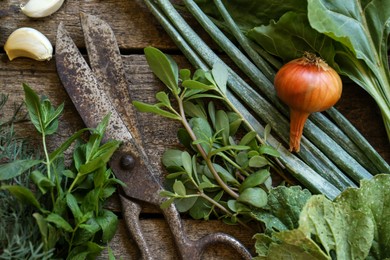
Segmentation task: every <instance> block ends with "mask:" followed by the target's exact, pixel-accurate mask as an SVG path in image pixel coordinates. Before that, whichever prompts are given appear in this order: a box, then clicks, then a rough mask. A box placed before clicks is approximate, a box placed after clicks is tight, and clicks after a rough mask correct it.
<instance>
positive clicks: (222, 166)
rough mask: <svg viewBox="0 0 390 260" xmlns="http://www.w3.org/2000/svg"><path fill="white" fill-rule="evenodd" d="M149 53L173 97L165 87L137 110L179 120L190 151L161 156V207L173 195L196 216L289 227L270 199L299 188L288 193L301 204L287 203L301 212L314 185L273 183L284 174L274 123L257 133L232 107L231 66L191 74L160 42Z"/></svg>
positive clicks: (181, 208)
mask: <svg viewBox="0 0 390 260" xmlns="http://www.w3.org/2000/svg"><path fill="white" fill-rule="evenodd" d="M145 56H146V59H147V61H148V63H149V65H150V67H151V69H152V71H153V72H154V73H155V75H156V76H157V77H158V78H159V79H160V80H161V81H162V82H163V83H164V84H165V85H166V86H167V88H168V89H169V90H170V92H171V94H172V96H173V99H174V100H175V101H176V104H172V103H171V100H170V97H169V95H168V94H167V93H165V92H164V91H161V92H158V93H157V94H156V99H157V100H158V101H159V102H158V103H156V104H147V103H143V102H139V101H134V102H133V104H134V105H135V107H136V108H137V109H138V110H140V111H143V112H152V113H155V114H158V115H161V116H164V117H167V118H170V119H174V120H178V121H180V122H181V123H182V125H183V126H184V128H182V129H180V130H179V131H178V138H179V140H180V142H181V144H183V145H184V147H185V150H181V149H169V150H167V151H166V152H165V153H164V155H163V158H162V163H163V164H164V166H165V167H166V169H167V171H168V172H169V174H168V175H167V190H166V191H163V192H162V194H161V195H162V196H166V197H168V200H167V201H166V202H165V203H164V204H163V205H162V207H167V206H168V205H170V204H171V203H173V202H174V203H175V205H176V207H177V208H178V210H179V211H180V212H188V213H189V214H190V215H191V216H192V217H193V218H195V219H209V218H210V216H214V217H215V216H216V217H218V218H221V219H223V220H224V221H225V222H227V223H232V224H235V223H240V224H242V225H245V223H246V222H247V221H249V220H256V221H260V222H262V223H263V224H265V228H266V229H267V230H272V227H273V226H274V225H275V223H276V222H275V220H276V219H278V222H277V223H278V224H280V226H279V228H286V226H288V224H286V225H285V224H283V223H285V221H284V220H283V217H282V218H281V219H280V217H281V216H278V213H277V210H276V208H275V207H274V206H271V205H270V204H269V200H271V201H272V200H275V198H278V199H277V200H280V201H284V202H286V201H289V200H290V199H291V198H289V196H291V195H294V196H291V197H292V198H299V199H297V201H296V203H287V202H286V205H289V204H292V205H294V207H297V208H298V210H292V211H295V214H299V207H302V206H303V205H304V202H305V201H306V200H307V199H308V198H309V197H310V192H309V191H307V190H302V189H300V188H296V189H289V190H288V191H286V190H285V189H288V188H287V187H285V186H283V185H282V186H281V187H280V188H278V189H275V188H274V187H273V183H272V178H271V172H279V173H281V169H280V165H279V162H278V160H277V159H278V157H279V152H278V151H277V150H276V149H274V148H273V147H271V146H270V145H268V144H267V135H268V133H269V131H270V128H269V127H267V129H266V134H265V136H264V138H260V137H259V136H258V135H257V134H256V132H255V131H253V130H251V129H250V125H249V124H247V122H246V121H245V120H244V118H243V117H242V115H241V114H240V113H239V112H238V111H235V110H234V106H232V104H231V103H230V102H229V100H228V99H227V98H226V81H227V69H226V68H225V67H224V66H223V65H222V64H221V65H216V66H214V68H213V69H212V70H211V71H204V70H200V69H199V70H196V71H195V72H194V73H193V74H192V75H191V72H190V70H188V69H180V70H179V69H178V67H177V64H176V62H175V61H174V60H173V59H172V58H171V57H170V56H167V55H165V54H163V53H162V52H161V51H159V50H158V49H155V48H153V47H147V48H145ZM205 101H207V104H206V103H205ZM214 101H218V102H217V103H218V104H221V103H222V104H223V105H222V107H218V106H217V105H216V103H215V102H214ZM279 181H280V180H279ZM282 183H283V182H282ZM287 222H288V221H287Z"/></svg>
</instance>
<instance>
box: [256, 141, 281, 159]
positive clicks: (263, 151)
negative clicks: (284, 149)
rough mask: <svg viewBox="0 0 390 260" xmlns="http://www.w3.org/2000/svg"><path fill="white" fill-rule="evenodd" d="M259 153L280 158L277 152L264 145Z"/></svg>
mask: <svg viewBox="0 0 390 260" xmlns="http://www.w3.org/2000/svg"><path fill="white" fill-rule="evenodd" d="M259 153H260V154H267V155H271V156H273V157H280V153H279V152H278V150H276V149H275V148H273V147H272V146H269V145H264V144H263V145H261V146H260V148H259Z"/></svg>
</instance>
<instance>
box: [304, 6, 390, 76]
mask: <svg viewBox="0 0 390 260" xmlns="http://www.w3.org/2000/svg"><path fill="white" fill-rule="evenodd" d="M308 18H309V21H310V25H311V26H312V27H313V28H314V29H316V30H317V31H319V32H321V33H324V34H326V35H328V36H329V37H331V38H333V39H334V40H336V41H338V42H340V43H341V44H343V45H344V46H346V47H347V48H348V49H349V50H350V51H351V52H352V53H354V54H355V55H356V58H358V59H362V60H364V61H365V62H366V64H367V65H368V66H369V67H370V68H371V70H373V71H375V70H377V66H378V64H381V63H382V64H388V61H387V41H388V36H389V32H390V27H389V21H390V2H389V1H381V0H374V1H369V2H363V1H359V0H351V1H350V2H349V4H348V5H344V4H343V3H340V2H337V1H324V0H320V1H312V0H309V1H308ZM378 59H379V60H378Z"/></svg>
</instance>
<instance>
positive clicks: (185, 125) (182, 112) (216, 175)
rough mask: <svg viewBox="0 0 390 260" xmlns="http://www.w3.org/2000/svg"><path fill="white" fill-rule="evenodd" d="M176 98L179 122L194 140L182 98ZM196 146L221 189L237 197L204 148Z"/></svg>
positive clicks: (195, 138)
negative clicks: (179, 116)
mask: <svg viewBox="0 0 390 260" xmlns="http://www.w3.org/2000/svg"><path fill="white" fill-rule="evenodd" d="M176 100H177V102H178V105H179V111H180V115H181V118H182V119H181V122H182V124H183V126H184V128H185V129H186V131H187V132H188V134H189V135H190V137H191V139H192V140H193V141H196V140H197V137H196V135H195V133H194V131H192V128H191V126H190V125H189V123H188V121H187V119H186V116H185V111H184V107H183V100H182V99H181V98H180V97H179V96H177V95H176ZM196 148H197V149H198V151H199V153H200V155H201V156H202V158H203V159H204V160H205V162H206V164H207V167H208V168H209V169H210V172H211V173H212V174H213V176H214V178H215V180H216V181H217V182H218V184H219V185H220V186H221V187H222V189H223V190H224V191H225V192H226V193H227V194H229V195H230V196H232V197H233V198H234V199H237V198H238V197H239V196H238V194H237V193H235V192H234V191H233V190H232V189H230V188H229V186H228V185H227V184H226V183H225V182H224V181H223V180H222V179H221V177H220V176H219V174H218V172H217V171H216V170H215V168H214V166H213V163H212V162H211V161H210V159H209V158H208V156H207V154H206V152H205V150H204V149H203V147H202V146H201V145H200V144H196Z"/></svg>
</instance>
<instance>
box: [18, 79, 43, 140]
mask: <svg viewBox="0 0 390 260" xmlns="http://www.w3.org/2000/svg"><path fill="white" fill-rule="evenodd" d="M23 89H24V96H25V103H26V107H27V110H28V114H29V116H30V120H31V122H32V123H33V125H34V126H35V128H36V129H37V131H38V132H39V133H43V132H44V125H43V124H44V122H43V118H42V117H43V115H42V110H41V103H40V101H39V97H38V95H37V94H36V93H35V92H34V90H33V89H31V88H30V87H29V86H28V85H27V84H25V83H23Z"/></svg>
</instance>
